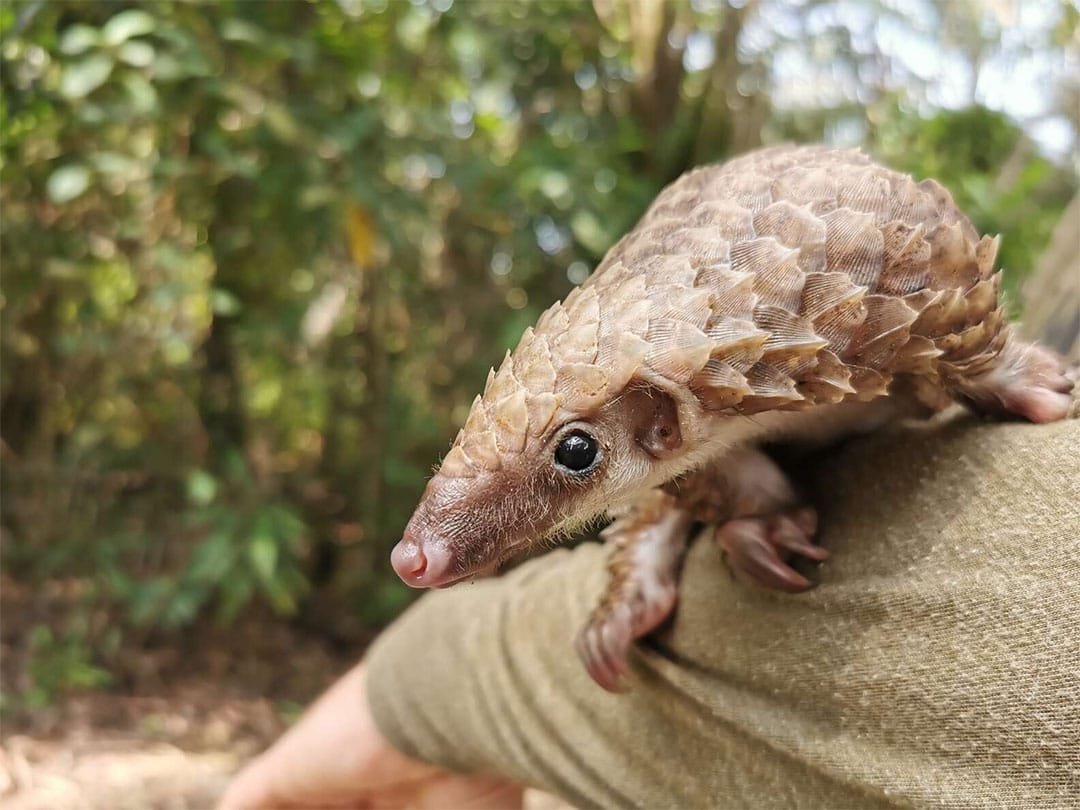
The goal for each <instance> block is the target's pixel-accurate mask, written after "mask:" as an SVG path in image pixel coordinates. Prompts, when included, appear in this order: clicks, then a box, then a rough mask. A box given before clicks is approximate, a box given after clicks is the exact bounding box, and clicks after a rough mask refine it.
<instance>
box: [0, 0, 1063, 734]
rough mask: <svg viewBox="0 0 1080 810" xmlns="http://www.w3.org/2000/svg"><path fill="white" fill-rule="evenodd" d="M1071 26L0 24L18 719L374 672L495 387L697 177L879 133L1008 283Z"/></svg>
mask: <svg viewBox="0 0 1080 810" xmlns="http://www.w3.org/2000/svg"><path fill="white" fill-rule="evenodd" d="M1078 43H1080V11H1078V7H1077V5H1076V4H1075V3H1073V2H1059V0H1042V1H1041V2H1027V0H1024V2H1021V0H951V1H950V0H942V2H932V1H931V0H757V2H755V0H740V1H739V2H734V1H732V2H723V1H722V0H671V2H662V1H661V0H655V1H654V0H593V1H592V2H585V1H584V0H581V1H578V0H567V1H566V2H563V1H560V0H499V2H495V1H494V0H492V1H490V2H489V1H487V0H456V2H455V1H454V0H412V2H407V1H406V0H396V1H395V0H337V2H333V1H331V0H326V1H325V2H238V1H237V2H215V3H209V4H199V3H192V2H168V1H167V0H161V2H152V3H149V2H148V3H144V4H134V3H117V2H106V1H105V0H98V1H96V2H95V1H91V0H80V1H79V2H61V1H60V0H49V2H10V1H9V2H5V3H3V5H0V57H2V65H0V71H2V72H0V84H2V87H3V96H2V105H3V106H2V120H0V138H2V150H0V160H2V166H0V183H2V192H0V194H2V196H0V201H2V206H3V208H2V240H0V251H2V299H0V306H2V317H3V325H2V346H3V365H2V387H3V390H2V401H0V408H2V410H0V433H2V444H0V454H2V455H0V459H2V463H3V490H2V553H3V558H2V562H3V580H2V586H3V588H2V589H3V598H4V613H3V622H4V623H3V650H2V652H3V673H4V684H3V703H2V708H3V710H4V712H5V715H6V717H7V719H8V720H9V721H10V720H12V719H16V720H18V719H22V720H26V719H27V718H28V717H30V716H35V715H36V716H38V717H41V716H42V715H41V714H40V713H41V712H43V711H45V710H47V709H48V707H50V706H52V705H54V704H55V703H56V702H57V701H58V699H59V698H61V697H64V696H66V695H68V694H69V693H71V692H72V691H73V690H81V689H86V688H104V689H107V690H111V691H112V692H114V693H115V692H124V691H129V692H135V693H146V692H150V691H153V690H154V689H156V688H159V687H160V686H161V683H162V682H163V679H166V680H167V677H169V676H170V673H171V672H173V671H174V670H182V669H183V667H184V660H185V659H187V660H188V664H187V666H188V667H189V668H190V669H189V671H190V670H194V671H195V672H197V673H201V676H202V677H207V675H206V673H208V672H227V673H228V672H234V670H230V669H228V666H229V665H228V664H225V665H222V666H223V667H224V669H220V670H213V669H212V668H209V669H206V668H203V665H202V663H199V662H204V661H205V660H206V656H207V655H208V654H209V653H208V649H207V648H208V647H211V646H214V645H216V648H217V653H216V654H217V655H218V656H219V658H224V659H225V660H226V661H228V660H231V659H230V656H233V657H236V656H241V655H243V654H244V650H245V649H246V648H245V644H246V642H245V641H244V639H246V638H250V637H259V636H260V634H265V638H268V639H272V640H273V642H272V644H271V650H270V652H269V654H267V655H265V656H264V658H263V660H262V663H261V664H260V665H259V670H260V671H264V670H267V669H269V670H272V671H274V672H277V673H278V674H279V675H280V677H281V678H284V677H285V675H284V674H282V673H283V672H284V671H285V670H287V669H294V668H296V667H298V666H300V665H301V664H300V662H299V659H301V658H302V657H303V649H302V646H301V644H302V640H303V639H310V638H320V639H322V640H324V641H325V642H326V643H327V644H330V645H331V647H332V648H333V649H335V650H337V651H339V652H340V653H341V654H342V655H344V656H347V657H350V658H353V659H355V658H356V657H358V655H359V653H360V652H361V650H362V648H363V645H364V643H365V642H366V640H367V639H369V638H370V637H371V635H372V634H373V633H374V632H376V631H377V630H378V628H380V627H381V626H383V625H384V624H385V623H386V622H387V621H388V620H389V619H391V618H392V617H393V616H394V615H395V614H396V613H397V612H398V611H400V610H401V609H402V607H403V606H404V605H405V604H406V603H407V602H408V600H409V598H410V594H409V593H408V592H407V589H406V588H405V587H404V586H402V585H401V584H400V583H399V582H398V580H397V578H396V577H395V576H394V575H393V573H392V571H391V570H390V567H389V565H388V563H387V556H388V552H389V549H390V548H391V546H392V545H393V544H394V543H395V542H396V541H397V539H398V537H399V534H400V531H401V529H402V527H403V525H404V523H405V521H406V519H407V517H408V515H409V513H410V511H411V509H412V507H413V506H414V504H415V501H416V499H417V497H418V495H419V493H420V491H421V489H422V487H423V484H424V480H425V477H426V476H427V475H428V473H429V472H430V470H431V468H432V465H433V464H434V463H435V462H436V461H437V459H438V458H439V456H440V454H441V453H442V452H444V450H445V449H446V447H447V446H448V442H449V440H450V439H451V437H452V436H453V434H454V432H455V430H456V429H457V427H458V425H459V423H460V422H461V421H462V419H463V416H464V414H465V410H466V408H467V405H468V403H469V401H470V399H471V397H472V396H473V394H474V393H475V392H476V391H478V390H479V389H480V388H481V387H482V384H483V380H484V377H485V374H486V372H487V369H488V367H489V366H490V365H491V364H492V363H494V362H496V361H497V360H499V359H500V358H501V356H502V354H503V352H504V349H505V348H507V347H509V346H511V345H512V344H513V343H514V342H515V341H516V338H517V337H518V335H519V334H520V332H521V331H522V330H523V329H524V327H525V326H527V325H528V324H530V323H532V322H533V321H534V319H535V318H536V317H537V316H538V314H539V313H540V312H541V311H542V310H543V309H544V308H546V307H547V306H548V305H549V304H550V303H551V302H552V301H553V300H555V299H556V298H558V297H561V296H562V295H564V294H565V293H566V292H567V291H568V289H569V288H570V286H571V285H572V284H574V283H577V282H580V281H582V280H583V279H584V278H585V277H586V276H587V274H588V273H589V271H590V269H591V268H592V267H593V266H594V265H595V264H596V263H597V262H598V260H599V259H600V257H601V256H602V255H603V253H604V251H605V250H606V249H607V247H608V246H609V245H610V244H612V243H613V242H614V241H615V239H617V238H618V237H619V236H620V235H621V234H622V233H623V232H624V231H625V230H626V229H628V228H629V227H631V226H632V225H633V224H634V222H635V220H636V218H637V217H638V216H639V215H640V214H641V213H642V211H643V210H644V209H645V207H646V205H647V204H648V202H649V201H650V200H651V199H652V197H653V196H654V195H655V194H656V193H657V192H658V191H659V190H660V188H661V187H663V186H664V185H665V184H666V183H668V182H670V181H671V180H672V179H674V178H675V177H677V176H678V175H679V174H680V173H681V172H683V171H684V170H685V169H687V168H689V167H691V166H694V165H696V164H700V163H704V162H709V161H716V160H720V159H723V158H724V157H726V156H729V155H734V154H737V153H739V152H743V151H746V150H748V149H751V148H753V147H756V146H758V145H760V144H762V143H774V142H779V141H785V140H795V141H818V140H825V141H829V142H833V143H838V144H845V145H856V144H858V145H862V146H863V147H865V148H866V149H867V150H869V151H870V152H871V153H873V154H874V155H876V156H877V157H879V158H881V159H883V160H884V161H887V162H889V163H891V164H892V165H894V166H895V167H897V168H900V169H904V170H907V171H910V172H912V173H914V174H916V175H917V176H920V177H924V176H935V177H937V178H939V179H940V180H941V181H942V182H943V183H945V185H947V186H948V187H949V188H950V189H951V190H952V191H953V192H954V194H955V196H956V197H957V199H958V201H959V203H960V204H961V206H962V207H963V208H965V209H966V210H967V211H968V212H970V214H971V215H972V217H973V218H974V219H975V221H976V224H977V225H978V227H979V228H980V229H981V230H982V231H985V232H990V233H998V232H1000V233H1002V234H1004V245H1003V250H1002V253H1001V263H1002V265H1003V266H1004V267H1005V268H1006V277H1007V279H1008V289H1009V291H1010V295H1011V296H1012V297H1013V300H1014V302H1015V301H1016V295H1015V293H1016V290H1017V289H1018V283H1019V282H1020V281H1021V280H1022V279H1023V278H1024V276H1025V274H1026V273H1028V272H1029V270H1031V268H1033V267H1034V266H1035V265H1036V264H1037V262H1038V259H1039V256H1040V254H1041V253H1042V252H1043V250H1044V249H1045V248H1046V246H1047V244H1048V243H1049V242H1050V240H1051V235H1052V232H1053V231H1054V228H1055V226H1057V225H1058V224H1059V223H1060V222H1061V221H1062V220H1063V216H1065V213H1064V212H1065V210H1066V206H1068V204H1069V203H1070V201H1071V200H1074V198H1075V195H1076V193H1077V170H1078V163H1077V133H1078V128H1080V81H1078V78H1080V62H1078V61H1077V47H1078ZM1078 211H1080V209H1078V207H1077V204H1076V203H1075V202H1074V204H1073V208H1072V214H1071V216H1072V217H1074V218H1075V217H1076V216H1077V215H1078V214H1077V212H1078ZM1014 309H1015V307H1014ZM267 627H275V628H282V627H284V628H288V632H289V633H290V634H291V635H288V636H285V637H281V636H279V635H274V633H273V632H271V631H268V630H266V629H265V628H267ZM274 632H276V631H274ZM155 650H158V651H161V650H171V651H172V657H171V658H170V657H164V658H161V657H155V653H154V651H155ZM177 651H180V653H179V658H178V657H177V656H178V653H177ZM192 662H194V663H192ZM170 668H171V669H170ZM253 671H255V670H253V669H251V670H249V671H248V672H249V674H250V672H253ZM323 674H324V675H328V674H332V673H325V672H324V673H323ZM222 677H223V679H224V680H230V679H232V678H233V676H232V675H225V676H222ZM236 678H238V679H239V680H242V676H236ZM250 683H251V688H252V689H256V690H261V689H266V690H268V691H273V690H274V689H278V690H279V693H280V692H281V690H282V689H283V688H284V687H281V682H280V680H278V681H275V680H273V679H270V680H269V681H267V680H265V679H264V680H263V681H257V680H252V681H250ZM286 691H287V690H286Z"/></svg>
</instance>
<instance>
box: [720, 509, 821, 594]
mask: <svg viewBox="0 0 1080 810" xmlns="http://www.w3.org/2000/svg"><path fill="white" fill-rule="evenodd" d="M816 531H817V512H815V511H814V510H813V509H812V508H810V507H802V508H799V509H791V510H788V511H785V512H779V513H776V514H772V515H759V516H754V517H741V518H734V519H732V520H729V521H728V522H727V523H725V524H723V525H722V526H719V527H717V529H716V540H717V542H718V543H719V544H720V547H721V548H722V549H723V550H724V553H725V555H726V556H727V561H728V564H729V565H730V566H731V568H732V569H733V570H734V571H735V573H736V574H737V575H739V576H742V577H745V578H748V579H750V580H751V581H753V582H756V583H758V584H760V585H764V586H765V587H767V588H774V589H776V590H781V591H787V592H789V593H798V592H799V591H804V590H806V589H807V588H809V587H810V586H811V585H812V584H813V583H811V582H810V580H808V579H807V578H806V577H804V576H803V575H802V574H800V573H799V572H798V571H796V570H795V569H794V568H792V567H791V565H789V564H788V560H789V559H790V558H791V557H792V555H796V554H797V555H801V556H803V557H808V558H809V559H811V560H814V561H816V562H821V561H823V560H825V559H827V558H828V556H829V552H828V551H826V550H825V549H824V548H822V547H821V546H818V545H815V544H814V534H815V532H816Z"/></svg>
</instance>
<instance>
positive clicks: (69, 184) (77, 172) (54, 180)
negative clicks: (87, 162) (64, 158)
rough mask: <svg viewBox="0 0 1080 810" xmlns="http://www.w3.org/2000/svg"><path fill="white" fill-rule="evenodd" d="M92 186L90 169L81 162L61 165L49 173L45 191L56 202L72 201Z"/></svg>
mask: <svg viewBox="0 0 1080 810" xmlns="http://www.w3.org/2000/svg"><path fill="white" fill-rule="evenodd" d="M89 187H90V170H89V169H87V168H86V167H85V166H83V165H82V164H81V163H75V164H72V165H70V166H61V167H60V168H59V169H57V170H56V171H54V172H53V173H52V174H50V175H49V179H48V180H47V181H46V183H45V191H46V192H47V193H48V195H49V199H50V200H52V201H53V202H54V203H59V204H63V203H66V202H71V201H72V200H74V199H75V198H76V197H78V196H79V195H80V194H82V193H83V192H84V191H86V189H87V188H89Z"/></svg>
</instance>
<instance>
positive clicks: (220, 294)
mask: <svg viewBox="0 0 1080 810" xmlns="http://www.w3.org/2000/svg"><path fill="white" fill-rule="evenodd" d="M210 308H211V309H212V310H213V311H214V314H215V315H225V316H229V315H235V314H236V313H238V312H239V311H240V299H239V298H237V297H236V296H235V295H233V294H232V293H231V292H229V291H228V290H223V289H221V288H220V287H215V288H214V289H213V290H211V291H210Z"/></svg>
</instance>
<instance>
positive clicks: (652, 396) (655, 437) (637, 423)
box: [623, 385, 682, 458]
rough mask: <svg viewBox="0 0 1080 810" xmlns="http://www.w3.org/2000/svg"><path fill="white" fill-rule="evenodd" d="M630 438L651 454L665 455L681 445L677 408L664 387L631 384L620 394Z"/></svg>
mask: <svg viewBox="0 0 1080 810" xmlns="http://www.w3.org/2000/svg"><path fill="white" fill-rule="evenodd" d="M623 401H624V403H625V405H626V408H627V409H628V410H627V413H628V415H629V422H630V429H631V430H632V431H633V435H634V440H635V441H636V442H637V443H638V445H639V446H640V447H641V449H642V450H644V451H645V452H646V453H648V454H649V455H650V456H652V457H653V458H665V457H666V456H669V455H671V454H672V453H673V452H675V451H676V450H678V449H679V448H680V447H681V446H682V431H681V430H680V429H679V408H678V405H677V404H676V403H675V400H674V398H673V397H672V396H671V395H670V394H668V393H667V392H666V391H663V390H661V389H660V388H657V387H656V386H652V385H645V386H635V387H633V388H631V389H630V390H628V391H627V393H626V395H625V396H624V397H623Z"/></svg>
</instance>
